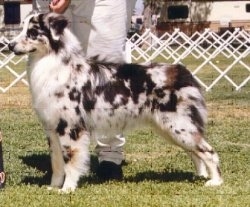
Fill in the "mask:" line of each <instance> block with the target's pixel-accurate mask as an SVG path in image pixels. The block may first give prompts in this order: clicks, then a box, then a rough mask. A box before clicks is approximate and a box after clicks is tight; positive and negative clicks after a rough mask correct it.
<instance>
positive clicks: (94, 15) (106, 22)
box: [33, 0, 136, 180]
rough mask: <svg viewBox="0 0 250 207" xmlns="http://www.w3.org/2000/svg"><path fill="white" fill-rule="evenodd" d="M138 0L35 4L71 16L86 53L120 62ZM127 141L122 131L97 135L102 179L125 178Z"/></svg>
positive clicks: (39, 0)
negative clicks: (108, 136)
mask: <svg viewBox="0 0 250 207" xmlns="http://www.w3.org/2000/svg"><path fill="white" fill-rule="evenodd" d="M135 3H136V0H72V1H70V0H52V1H51V3H49V2H48V1H46V0H36V1H33V8H34V9H36V10H38V11H40V12H48V11H49V9H50V10H51V11H53V12H56V13H61V14H62V13H64V14H65V15H66V16H67V17H68V18H69V19H71V28H72V30H73V32H74V33H75V35H76V36H77V37H78V39H79V40H80V42H81V44H82V47H83V50H84V52H85V54H86V56H87V57H98V59H100V60H105V61H110V62H115V63H120V62H125V52H124V50H125V40H126V36H127V31H128V29H129V27H130V22H131V17H132V13H133V9H134V7H135ZM48 4H49V6H48ZM124 144H125V138H124V137H123V136H122V135H117V136H116V137H110V138H109V139H107V138H105V139H102V138H100V137H98V140H97V146H96V153H97V156H98V160H99V167H98V169H97V175H98V176H99V177H100V178H101V179H104V180H110V179H122V177H123V173H122V168H121V165H122V161H123V160H124V154H123V146H124Z"/></svg>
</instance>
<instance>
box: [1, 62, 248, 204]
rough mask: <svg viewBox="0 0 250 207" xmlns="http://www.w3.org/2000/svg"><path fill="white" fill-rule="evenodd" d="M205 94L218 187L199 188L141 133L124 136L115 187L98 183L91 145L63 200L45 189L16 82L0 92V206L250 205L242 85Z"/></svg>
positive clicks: (37, 134) (173, 152)
mask: <svg viewBox="0 0 250 207" xmlns="http://www.w3.org/2000/svg"><path fill="white" fill-rule="evenodd" d="M190 64H191V63H190ZM239 76H240V75H239ZM205 96H206V100H207V105H208V110H209V121H208V125H207V132H206V135H207V137H208V139H209V143H211V144H212V146H214V147H215V149H216V150H217V151H218V153H219V155H220V159H221V168H222V173H223V177H224V180H225V183H224V184H223V185H222V186H220V187H204V182H205V180H204V179H202V178H198V177H196V176H195V175H194V167H193V164H192V162H191V160H190V159H189V158H188V157H187V156H186V154H185V153H184V152H183V151H182V150H180V149H179V148H177V147H175V146H170V145H166V144H165V143H164V141H163V140H161V139H160V138H159V137H157V136H156V135H155V134H154V133H153V132H152V130H151V129H150V128H147V129H142V130H139V131H135V132H133V133H131V134H129V135H128V136H127V142H126V146H125V155H126V162H127V165H125V166H123V171H124V180H123V181H121V182H105V183H102V182H100V181H99V180H98V178H97V177H96V175H95V173H94V171H95V169H96V166H97V159H96V156H95V154H94V153H93V149H94V145H93V144H92V145H91V147H90V151H91V152H92V153H91V154H92V157H91V158H92V164H91V169H92V171H91V173H90V175H89V176H87V177H84V178H82V179H81V181H80V183H79V188H78V189H77V190H76V192H74V193H71V194H66V195H65V194H59V193H58V192H57V191H48V190H47V189H46V186H47V184H48V183H49V182H50V173H51V170H50V164H49V154H48V146H47V142H46V139H45V135H44V133H43V129H42V127H41V124H40V123H39V121H38V119H37V117H36V115H35V114H34V112H33V110H32V109H31V104H30V96H29V91H28V89H27V88H26V87H24V86H23V85H21V84H18V85H17V86H16V87H14V88H13V89H11V91H10V92H8V93H7V94H0V109H1V111H0V128H1V131H2V133H3V136H4V140H3V148H4V160H5V163H4V164H5V170H6V173H7V183H6V186H5V188H4V190H2V191H0V206H8V207H11V206H15V207H17V206H29V207H30V206H43V207H46V206H50V207H51V206H58V207H60V206H73V207H78V206H84V207H85V206H95V207H99V206H108V207H109V206H117V207H120V206H135V207H140V206H143V207H147V206H150V207H151V206H152V207H153V206H155V207H158V206H164V207H165V206H167V207H168V206H177V207H179V206H183V207H186V206H197V207H200V206H215V207H218V206H219V207H220V206H225V207H226V206H230V207H231V206H240V207H243V206H244V207H245V206H250V204H249V200H250V168H249V166H250V165H249V164H250V141H249V135H250V127H249V123H250V118H249V117H250V84H249V83H248V84H247V85H246V86H245V87H244V88H243V89H242V90H241V91H238V92H236V91H234V89H232V87H229V86H228V84H227V82H226V81H225V82H222V83H220V84H219V85H218V86H216V87H215V88H213V90H212V91H210V92H206V93H205Z"/></svg>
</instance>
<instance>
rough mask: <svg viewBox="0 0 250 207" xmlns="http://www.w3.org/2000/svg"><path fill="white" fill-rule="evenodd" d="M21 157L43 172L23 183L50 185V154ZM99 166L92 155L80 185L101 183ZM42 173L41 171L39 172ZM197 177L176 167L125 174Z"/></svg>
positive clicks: (174, 178) (174, 179)
mask: <svg viewBox="0 0 250 207" xmlns="http://www.w3.org/2000/svg"><path fill="white" fill-rule="evenodd" d="M20 159H21V160H22V161H23V163H24V164H25V165H27V166H28V167H32V168H34V169H36V170H37V171H39V172H41V173H42V174H43V176H41V175H35V174H34V173H32V174H30V175H27V176H25V177H24V178H23V180H22V183H25V184H31V185H38V186H43V185H49V184H50V179H51V175H52V169H51V162H50V156H49V155H48V154H45V153H41V154H32V155H27V156H21V157H20ZM97 167H98V159H97V157H96V156H94V155H91V166H90V175H89V176H84V177H82V178H81V180H80V182H79V186H82V185H85V184H101V183H104V182H105V181H103V180H100V179H99V178H98V177H97V176H96V170H97ZM39 174H40V173H39ZM194 179H197V178H195V176H194V174H193V173H192V172H184V171H180V170H174V169H166V170H165V171H163V172H156V171H151V170H150V171H144V172H139V173H136V174H135V175H132V176H125V177H124V179H123V182H143V181H149V180H151V181H159V182H184V181H188V182H193V181H194Z"/></svg>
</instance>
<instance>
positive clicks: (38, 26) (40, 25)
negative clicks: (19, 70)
mask: <svg viewBox="0 0 250 207" xmlns="http://www.w3.org/2000/svg"><path fill="white" fill-rule="evenodd" d="M67 24H68V21H67V20H66V18H65V17H64V16H62V15H59V14H55V13H47V14H32V15H30V16H28V17H27V18H26V19H25V20H24V22H23V30H22V31H21V33H20V34H19V35H18V36H17V37H16V38H14V39H13V40H12V41H11V42H10V43H9V49H10V50H11V51H13V52H14V53H15V54H17V55H21V54H27V53H31V52H40V53H48V52H50V51H52V50H53V51H55V52H57V51H58V50H59V49H60V47H62V46H63V43H62V41H61V36H62V35H63V33H64V29H65V27H66V26H67Z"/></svg>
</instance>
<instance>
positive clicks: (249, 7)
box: [246, 4, 250, 12]
mask: <svg viewBox="0 0 250 207" xmlns="http://www.w3.org/2000/svg"><path fill="white" fill-rule="evenodd" d="M246 12H250V4H246Z"/></svg>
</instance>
